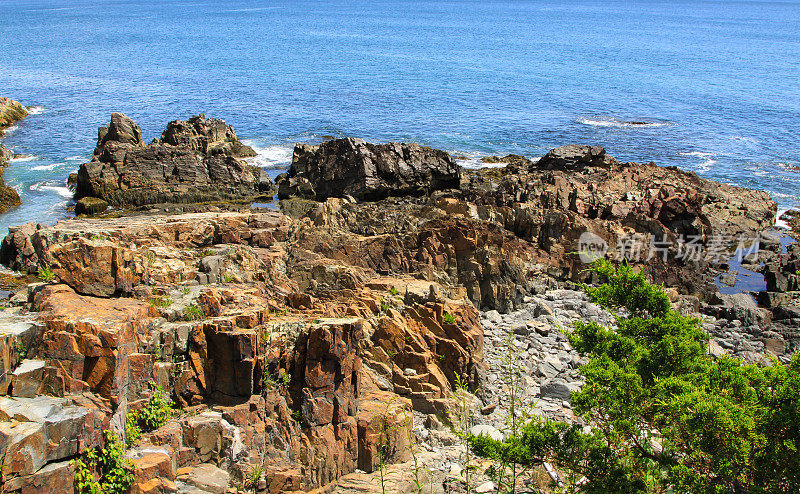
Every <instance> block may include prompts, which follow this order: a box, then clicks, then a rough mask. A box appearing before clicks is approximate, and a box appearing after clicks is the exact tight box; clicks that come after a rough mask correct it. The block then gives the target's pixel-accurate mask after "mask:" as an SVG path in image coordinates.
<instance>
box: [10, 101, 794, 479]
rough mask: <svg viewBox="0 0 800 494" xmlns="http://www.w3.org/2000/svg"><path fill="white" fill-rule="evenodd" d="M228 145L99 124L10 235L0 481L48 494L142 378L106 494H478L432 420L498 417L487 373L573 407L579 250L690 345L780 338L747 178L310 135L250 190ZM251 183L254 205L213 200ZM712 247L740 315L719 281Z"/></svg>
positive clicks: (783, 256)
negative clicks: (57, 204) (689, 326)
mask: <svg viewBox="0 0 800 494" xmlns="http://www.w3.org/2000/svg"><path fill="white" fill-rule="evenodd" d="M250 151H252V150H249V151H248V148H247V147H246V146H243V145H242V144H241V143H240V142H239V141H238V139H237V138H236V135H235V132H234V131H233V128H232V127H230V126H228V125H227V124H225V123H224V122H222V121H219V120H214V119H206V118H205V117H204V116H202V115H201V116H198V117H193V118H191V119H189V120H187V121H174V122H171V123H170V124H169V125H168V126H167V129H166V130H165V132H164V133H163V134H162V136H161V138H159V139H156V140H154V141H153V142H152V143H150V144H148V145H145V144H144V142H143V139H142V136H141V131H140V130H139V128H138V127H137V126H136V125H135V123H133V121H132V120H130V119H128V118H127V117H125V116H124V115H122V114H114V115H113V116H112V119H111V123H110V124H109V125H108V126H107V127H103V128H101V129H100V132H99V134H98V145H97V148H96V150H95V153H94V158H93V160H92V161H91V162H90V163H86V164H84V165H82V166H81V169H80V171H79V173H78V176H77V188H76V198H77V199H79V203H78V204H79V205H80V209H79V210H78V211H76V212H79V213H81V216H79V217H76V218H74V219H69V220H64V221H61V222H59V223H58V224H56V225H54V226H43V225H37V224H26V225H21V226H18V227H15V228H11V229H10V232H9V234H8V236H6V237H5V239H4V240H3V242H2V247H0V262H2V263H3V264H4V265H6V266H8V267H9V268H10V269H12V270H15V271H19V272H22V273H28V274H35V275H36V276H37V277H38V278H39V279H38V281H37V282H35V283H30V284H27V283H25V284H24V286H21V287H20V288H19V289H18V290H17V291H16V292H15V293H14V294H13V295H12V296H11V297H10V298H9V300H8V301H7V302H5V304H4V307H3V309H2V311H0V439H1V440H0V448H2V451H0V456H2V457H3V458H5V460H4V462H3V467H2V481H3V483H2V490H3V492H20V493H27V492H40V491H42V490H43V489H44V490H47V489H49V490H50V491H52V492H71V489H72V486H73V477H74V475H75V468H76V467H75V463H74V462H73V460H75V459H76V458H79V457H81V455H83V454H85V452H86V451H87V450H88V449H90V448H93V447H95V446H98V445H100V444H103V442H104V436H103V431H105V430H113V431H116V433H117V434H118V435H119V436H120V437H121V438H123V440H129V439H130V438H131V437H132V431H131V429H130V424H129V422H130V420H131V419H130V417H131V416H134V417H135V416H136V414H137V413H139V412H140V411H142V410H148V409H149V408H148V407H151V406H152V403H153V397H154V396H160V394H159V393H160V391H158V390H164V393H165V395H166V396H167V397H168V398H169V400H170V401H171V402H172V403H173V404H174V411H173V412H171V413H170V414H169V416H168V417H167V418H168V419H167V420H166V421H165V422H164V423H162V424H158V427H157V428H155V429H154V430H144V431H141V437H140V438H138V439H137V440H135V441H131V442H130V444H129V445H128V447H127V448H126V450H125V453H124V455H125V457H126V458H127V459H128V460H130V462H131V468H132V470H131V472H132V475H133V483H132V492H148V493H155V492H186V493H189V492H193V493H202V492H214V493H221V492H235V491H236V490H237V489H238V490H240V491H246V490H249V491H256V492H269V493H275V494H277V493H290V492H308V491H312V490H313V491H314V492H320V493H322V492H339V493H357V492H365V493H366V492H380V491H381V490H382V487H383V486H382V485H381V478H383V483H384V486H388V487H387V489H388V491H391V492H418V490H417V487H415V486H416V485H417V482H418V481H419V482H422V483H424V484H425V485H426V487H425V490H424V492H429V490H428V488H429V487H430V491H431V492H448V493H449V492H466V490H467V484H466V482H469V489H470V491H471V492H492V491H493V489H494V487H493V485H491V479H490V478H489V477H487V476H485V475H484V469H483V468H479V469H478V471H476V473H475V474H474V475H473V476H472V477H471V478H470V477H467V476H465V473H464V472H465V471H466V470H465V469H464V467H465V464H466V463H465V459H464V455H465V454H466V450H465V449H464V445H463V444H462V442H461V440H460V438H459V436H458V435H457V434H456V433H455V432H456V431H457V430H461V429H464V428H465V427H466V428H467V429H470V428H472V427H479V428H481V429H480V430H481V431H483V432H485V433H488V434H502V433H503V430H504V428H505V424H506V423H507V420H508V417H509V413H510V412H509V407H508V401H507V396H508V386H509V384H508V382H509V381H508V379H509V376H511V375H513V376H514V378H513V379H514V381H513V382H516V383H517V384H516V385H521V389H522V390H523V391H522V393H521V395H520V397H519V399H520V400H521V401H522V402H524V403H525V404H526V405H528V406H529V408H530V410H529V411H530V412H531V413H532V414H535V415H539V416H544V417H548V418H558V419H562V420H569V421H573V420H579V419H578V418H576V417H575V416H573V414H572V412H571V405H570V392H571V391H574V390H577V389H579V388H580V386H581V378H580V375H579V374H578V372H577V371H578V369H579V368H580V366H581V365H582V364H583V360H582V359H581V357H580V355H578V354H577V353H576V352H575V351H574V350H573V349H572V348H571V347H570V345H569V342H568V339H567V338H566V336H565V332H567V331H570V328H571V327H572V324H573V323H574V322H575V321H579V320H582V321H596V322H599V323H601V324H605V325H609V326H613V324H614V319H613V317H612V316H611V315H610V314H609V313H608V312H606V311H605V310H603V309H602V308H600V307H598V306H596V305H594V304H592V303H591V302H590V301H589V299H588V298H587V297H586V296H585V295H584V294H583V292H582V291H581V290H580V284H581V283H585V282H589V283H590V282H592V281H593V279H592V276H591V275H590V274H589V273H588V272H587V271H586V266H587V265H586V261H587V259H585V256H586V255H587V249H588V250H591V253H594V254H596V255H599V256H605V257H609V258H612V259H614V258H616V257H618V258H619V259H618V260H622V259H626V260H627V262H629V263H630V264H633V265H634V266H636V267H637V268H640V269H641V270H643V272H645V273H646V274H647V275H648V277H649V278H650V279H652V280H653V281H654V282H657V283H663V284H664V285H665V287H666V288H667V292H668V294H669V296H670V300H671V301H672V304H673V306H674V307H675V308H677V309H679V310H680V311H681V312H682V313H684V314H688V315H694V316H696V317H698V318H700V319H701V320H702V321H703V328H704V329H705V330H706V331H707V332H708V333H709V335H710V336H711V344H710V346H709V350H708V351H709V352H710V353H711V354H713V355H721V354H723V353H730V354H733V355H735V356H738V357H741V358H743V359H745V360H746V361H748V362H753V363H762V364H766V365H769V363H770V359H771V358H777V359H779V360H782V361H786V360H787V359H788V358H789V356H790V355H792V354H793V353H795V352H796V351H797V348H798V346H799V345H800V331H798V327H800V306H798V302H797V301H798V300H800V296H798V295H800V285H798V273H800V249H798V247H797V245H798V244H791V245H788V246H787V245H785V244H786V243H788V242H782V241H781V239H780V238H779V237H778V236H777V235H776V233H775V232H774V231H772V230H771V229H772V226H773V224H774V221H775V215H776V205H775V203H774V202H773V201H772V200H771V199H770V197H769V195H768V194H766V193H763V192H758V191H752V190H748V189H743V188H739V187H733V186H729V185H724V184H719V183H716V182H712V181H708V180H704V179H702V178H700V177H698V176H697V175H695V174H693V173H689V172H685V171H681V170H678V169H675V168H662V167H659V166H657V165H655V164H653V163H646V164H640V163H621V162H619V161H617V160H615V159H614V158H612V157H610V156H608V155H607V154H606V153H605V151H604V150H603V148H601V147H597V146H579V145H570V146H564V147H561V148H557V149H554V150H552V151H550V152H549V153H547V155H545V156H544V157H543V158H541V159H540V160H538V161H536V162H532V161H530V160H528V159H526V158H524V157H518V156H516V157H512V159H506V161H510V163H509V164H508V165H507V166H505V167H503V168H491V169H481V170H466V169H462V168H460V167H459V166H458V165H457V164H456V163H455V162H454V161H453V160H452V158H451V157H450V156H448V155H447V153H444V152H442V151H438V150H433V149H430V148H425V147H422V146H418V145H408V144H400V143H390V144H381V145H374V144H369V143H365V142H364V141H361V140H358V139H337V140H332V141H326V142H325V143H323V144H321V145H319V146H307V145H298V146H297V148H296V149H295V153H294V158H293V163H292V166H291V168H290V169H289V171H288V172H287V173H286V174H284V175H281V176H279V177H278V179H277V180H276V184H272V182H271V180H269V179H268V177H267V178H265V176H264V175H263V174H262V172H260V171H257V170H253V169H252V168H249V165H247V164H246V163H245V162H244V161H243V159H244V158H245V157H247V156H248V155H249V153H250ZM275 190H277V193H278V197H279V198H280V201H279V202H278V203H276V204H275V208H274V209H250V208H247V207H244V208H243V207H242V206H241V204H238V203H245V204H248V203H249V202H252V201H253V200H254V198H257V197H260V196H264V195H268V196H271V195H272V193H274V191H275ZM80 201H83V202H82V203H81V202H80ZM97 201H100V202H99V203H98V202H97ZM163 203H167V204H172V206H171V207H172V208H174V209H175V210H176V212H177V213H178V214H166V213H165V212H164V210H163V208H161V207H160V206H157V204H163ZM228 204H233V205H232V207H227V206H228ZM108 205H111V206H112V207H114V208H115V214H107V213H106V214H105V216H103V215H100V216H98V217H91V216H92V215H97V214H98V213H103V212H104V211H105V208H106V207H108ZM186 208H188V209H191V208H197V211H196V212H184V209H186ZM212 208H213V209H212ZM76 209H78V208H76ZM150 209H153V210H156V209H157V211H150V212H148V210H150ZM745 238H746V239H749V240H758V242H759V244H758V245H759V249H758V250H755V249H752V248H751V246H752V244H751V243H750V242H743V239H745ZM636 246H638V249H643V251H638V250H634V247H636ZM745 248H747V249H745ZM743 250H747V252H742V251H743ZM688 253H691V254H692V255H691V256H690V255H688ZM737 253H738V254H741V255H740V257H741V260H740V261H741V262H740V263H739V264H740V266H742V267H748V268H750V269H752V270H753V271H757V272H759V273H761V274H762V275H763V276H764V286H763V290H760V292H759V293H757V294H755V295H756V297H757V299H758V302H759V303H760V304H761V305H758V304H756V302H755V300H754V299H753V298H751V296H750V295H749V294H747V293H738V294H733V295H731V294H727V293H723V292H726V290H724V289H723V287H724V285H723V284H722V283H720V280H721V279H723V278H725V279H727V278H730V277H732V278H734V279H735V278H736V275H737V273H734V272H733V271H734V270H735V269H734V268H733V267H732V264H731V263H732V259H734V258H735V257H736V255H737ZM711 254H713V255H711ZM589 260H591V259H589ZM726 277H727V278H726ZM132 414H133V415H132ZM381 465H389V466H388V467H387V470H383V469H382V468H381ZM470 471H471V470H470ZM533 473H534V475H533V476H532V477H531V479H530V482H532V484H531V486H533V487H543V486H545V485H546V484H547V483H548V482H549V481H550V480H552V479H556V480H557V478H558V473H557V472H555V473H554V472H551V471H549V470H545V469H542V470H541V471H537V472H533ZM251 484H252V485H251Z"/></svg>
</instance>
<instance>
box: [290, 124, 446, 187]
mask: <svg viewBox="0 0 800 494" xmlns="http://www.w3.org/2000/svg"><path fill="white" fill-rule="evenodd" d="M289 177H290V179H295V180H299V179H306V180H308V182H309V183H310V185H311V186H312V187H313V191H314V195H315V197H316V199H317V200H319V201H324V200H325V199H327V198H328V197H344V196H346V195H349V196H352V197H354V198H355V199H359V200H368V201H374V200H379V199H383V198H385V197H388V196H395V197H399V196H406V195H422V194H427V193H430V192H432V191H434V190H442V189H451V188H457V187H458V186H459V182H460V177H461V167H460V166H458V165H457V164H456V162H455V161H454V160H453V159H452V158H451V157H450V155H448V154H447V153H446V152H444V151H440V150H438V149H431V148H428V147H424V146H420V145H419V144H400V143H396V142H392V143H388V144H371V143H368V142H364V141H363V140H361V139H352V138H346V139H334V140H331V141H326V142H323V143H322V144H320V145H318V146H311V145H307V144H298V145H297V146H295V148H294V157H293V158H292V165H291V167H290V168H289ZM297 184H298V185H297V186H291V185H290V186H288V187H287V188H286V189H284V190H285V192H284V194H283V195H284V196H288V195H289V194H297V192H295V189H297V188H298V187H302V188H301V189H300V190H301V191H302V192H303V193H302V194H299V195H302V196H303V197H309V196H310V195H311V194H310V193H309V192H308V190H307V189H308V188H307V187H306V186H305V185H301V182H299V181H298V182H297Z"/></svg>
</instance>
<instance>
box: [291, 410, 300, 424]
mask: <svg viewBox="0 0 800 494" xmlns="http://www.w3.org/2000/svg"><path fill="white" fill-rule="evenodd" d="M292 418H293V419H294V420H295V421H296V422H300V419H301V418H302V417H301V416H300V410H295V411H293V412H292Z"/></svg>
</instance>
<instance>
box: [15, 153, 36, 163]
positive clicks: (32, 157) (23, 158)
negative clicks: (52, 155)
mask: <svg viewBox="0 0 800 494" xmlns="http://www.w3.org/2000/svg"><path fill="white" fill-rule="evenodd" d="M38 159H39V157H38V156H36V155H35V154H23V155H20V156H16V157H14V158H11V162H12V163H21V162H24V161H33V160H38Z"/></svg>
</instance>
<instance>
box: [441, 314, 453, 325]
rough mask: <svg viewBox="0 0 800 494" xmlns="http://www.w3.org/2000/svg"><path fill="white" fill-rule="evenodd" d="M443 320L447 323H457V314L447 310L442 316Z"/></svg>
mask: <svg viewBox="0 0 800 494" xmlns="http://www.w3.org/2000/svg"><path fill="white" fill-rule="evenodd" d="M442 320H443V321H444V323H445V324H455V323H456V316H454V315H453V314H451V313H449V312H445V313H444V315H443V316H442Z"/></svg>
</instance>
